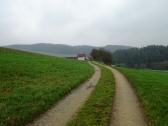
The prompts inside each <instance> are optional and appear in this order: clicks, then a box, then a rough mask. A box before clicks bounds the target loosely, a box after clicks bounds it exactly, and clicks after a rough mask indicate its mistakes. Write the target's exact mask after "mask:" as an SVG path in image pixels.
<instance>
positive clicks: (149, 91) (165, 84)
mask: <svg viewBox="0 0 168 126" xmlns="http://www.w3.org/2000/svg"><path fill="white" fill-rule="evenodd" d="M117 69H118V70H120V71H121V72H122V73H124V74H125V75H126V77H127V78H128V79H129V81H130V82H131V84H132V85H133V87H134V88H135V89H136V91H137V93H138V95H139V99H140V101H141V103H142V105H143V106H144V109H145V113H146V115H147V116H148V117H149V125H150V126H168V72H164V71H152V70H137V69H129V68H117Z"/></svg>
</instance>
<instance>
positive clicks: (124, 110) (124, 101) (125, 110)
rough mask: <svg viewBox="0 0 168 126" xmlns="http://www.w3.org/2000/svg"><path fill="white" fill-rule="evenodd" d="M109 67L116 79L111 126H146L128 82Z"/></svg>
mask: <svg viewBox="0 0 168 126" xmlns="http://www.w3.org/2000/svg"><path fill="white" fill-rule="evenodd" d="M110 69H112V72H113V74H114V77H115V80H116V94H115V100H114V106H113V112H112V119H111V126H147V124H146V122H145V120H144V116H143V114H142V111H141V108H140V106H139V102H138V98H137V96H136V94H135V92H134V91H133V89H132V87H131V86H130V83H129V82H128V81H127V79H126V78H125V77H124V76H123V75H122V74H121V73H120V72H119V71H117V70H115V69H113V68H110Z"/></svg>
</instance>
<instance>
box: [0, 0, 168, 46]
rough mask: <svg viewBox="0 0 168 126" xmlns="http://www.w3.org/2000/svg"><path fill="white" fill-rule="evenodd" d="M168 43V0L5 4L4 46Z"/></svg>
mask: <svg viewBox="0 0 168 126" xmlns="http://www.w3.org/2000/svg"><path fill="white" fill-rule="evenodd" d="M31 43H59V44H69V45H96V46H102V45H106V44H115V45H116V44H117V45H131V46H145V45H149V44H164V45H167V44H168V0H0V46H2V45H9V44H31Z"/></svg>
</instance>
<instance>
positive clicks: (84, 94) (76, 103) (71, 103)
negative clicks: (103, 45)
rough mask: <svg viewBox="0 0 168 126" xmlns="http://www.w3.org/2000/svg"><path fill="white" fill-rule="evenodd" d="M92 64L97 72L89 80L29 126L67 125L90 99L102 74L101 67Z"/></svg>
mask: <svg viewBox="0 0 168 126" xmlns="http://www.w3.org/2000/svg"><path fill="white" fill-rule="evenodd" d="M90 64H91V63H90ZM91 65H92V66H93V67H94V69H95V73H94V75H93V76H92V77H91V78H90V79H89V80H88V81H86V82H85V83H83V84H81V85H80V86H79V87H78V88H76V89H74V90H73V91H72V92H71V93H70V94H68V95H67V96H66V97H65V98H64V99H62V100H60V101H59V102H58V103H57V104H56V105H55V106H53V107H52V108H51V109H49V110H48V111H47V112H46V113H44V114H42V115H41V116H40V117H39V118H37V119H36V120H35V121H34V122H32V123H30V124H28V125H27V126H66V124H67V122H68V121H69V120H70V119H71V118H72V117H73V115H74V114H75V113H76V112H77V111H78V110H79V109H80V107H81V106H82V105H83V104H84V102H85V101H86V100H87V99H88V97H89V95H90V93H91V92H92V90H93V89H94V87H95V85H96V84H97V82H98V80H99V78H100V76H101V71H100V68H99V67H98V66H96V65H93V64H91Z"/></svg>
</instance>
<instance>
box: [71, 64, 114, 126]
mask: <svg viewBox="0 0 168 126" xmlns="http://www.w3.org/2000/svg"><path fill="white" fill-rule="evenodd" d="M100 68H101V71H102V72H101V75H102V76H101V78H100V80H99V82H98V84H97V85H96V87H95V89H94V91H93V92H92V93H91V96H90V98H89V99H88V100H87V102H86V103H85V104H84V106H83V107H82V109H81V110H80V111H79V113H78V114H77V115H76V116H75V117H74V118H73V120H72V121H70V123H69V126H108V125H109V122H110V118H111V111H112V103H113V96H114V92H115V91H114V90H115V88H114V87H115V82H114V78H113V75H112V72H111V71H110V70H109V69H107V68H105V67H102V66H100Z"/></svg>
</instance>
